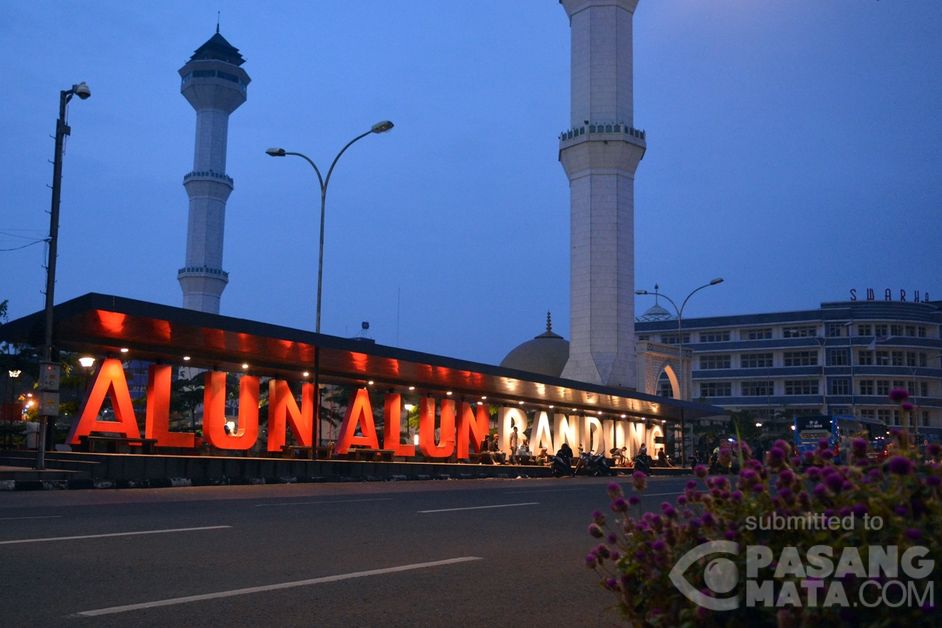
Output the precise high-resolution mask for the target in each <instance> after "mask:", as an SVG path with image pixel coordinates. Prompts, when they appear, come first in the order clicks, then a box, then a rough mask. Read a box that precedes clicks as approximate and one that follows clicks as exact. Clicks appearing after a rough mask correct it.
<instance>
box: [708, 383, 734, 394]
mask: <svg viewBox="0 0 942 628" xmlns="http://www.w3.org/2000/svg"><path fill="white" fill-rule="evenodd" d="M732 394H733V385H732V384H731V383H730V382H702V383H701V384H700V396H701V397H731V396H732Z"/></svg>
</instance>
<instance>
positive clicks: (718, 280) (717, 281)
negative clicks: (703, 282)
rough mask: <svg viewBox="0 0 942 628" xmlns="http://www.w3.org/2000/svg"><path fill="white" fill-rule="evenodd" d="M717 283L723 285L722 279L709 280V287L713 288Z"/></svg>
mask: <svg viewBox="0 0 942 628" xmlns="http://www.w3.org/2000/svg"><path fill="white" fill-rule="evenodd" d="M718 283H723V278H722V277H717V278H716V279H711V280H710V285H711V286H715V285H716V284H718Z"/></svg>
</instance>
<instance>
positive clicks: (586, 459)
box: [576, 451, 615, 477]
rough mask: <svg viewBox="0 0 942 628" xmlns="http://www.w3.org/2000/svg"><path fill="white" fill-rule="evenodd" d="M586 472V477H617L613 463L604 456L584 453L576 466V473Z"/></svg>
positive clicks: (588, 452)
mask: <svg viewBox="0 0 942 628" xmlns="http://www.w3.org/2000/svg"><path fill="white" fill-rule="evenodd" d="M579 471H585V473H586V475H591V476H592V477H599V476H603V475H615V469H614V468H613V465H612V461H611V460H609V459H608V458H606V457H605V456H604V455H602V454H596V453H592V452H591V451H583V452H582V453H581V454H580V455H579V462H578V464H576V472H577V473H578V472H579Z"/></svg>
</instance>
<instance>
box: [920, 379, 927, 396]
mask: <svg viewBox="0 0 942 628" xmlns="http://www.w3.org/2000/svg"><path fill="white" fill-rule="evenodd" d="M919 396H920V397H928V396H929V383H928V382H919Z"/></svg>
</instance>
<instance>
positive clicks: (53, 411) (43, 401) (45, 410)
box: [39, 390, 59, 416]
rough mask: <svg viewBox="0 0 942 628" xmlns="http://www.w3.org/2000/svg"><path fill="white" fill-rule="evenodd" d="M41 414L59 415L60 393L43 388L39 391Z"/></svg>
mask: <svg viewBox="0 0 942 628" xmlns="http://www.w3.org/2000/svg"><path fill="white" fill-rule="evenodd" d="M39 414H40V415H41V416H59V393H58V392H51V391H48V390H43V391H41V392H40V393H39Z"/></svg>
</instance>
